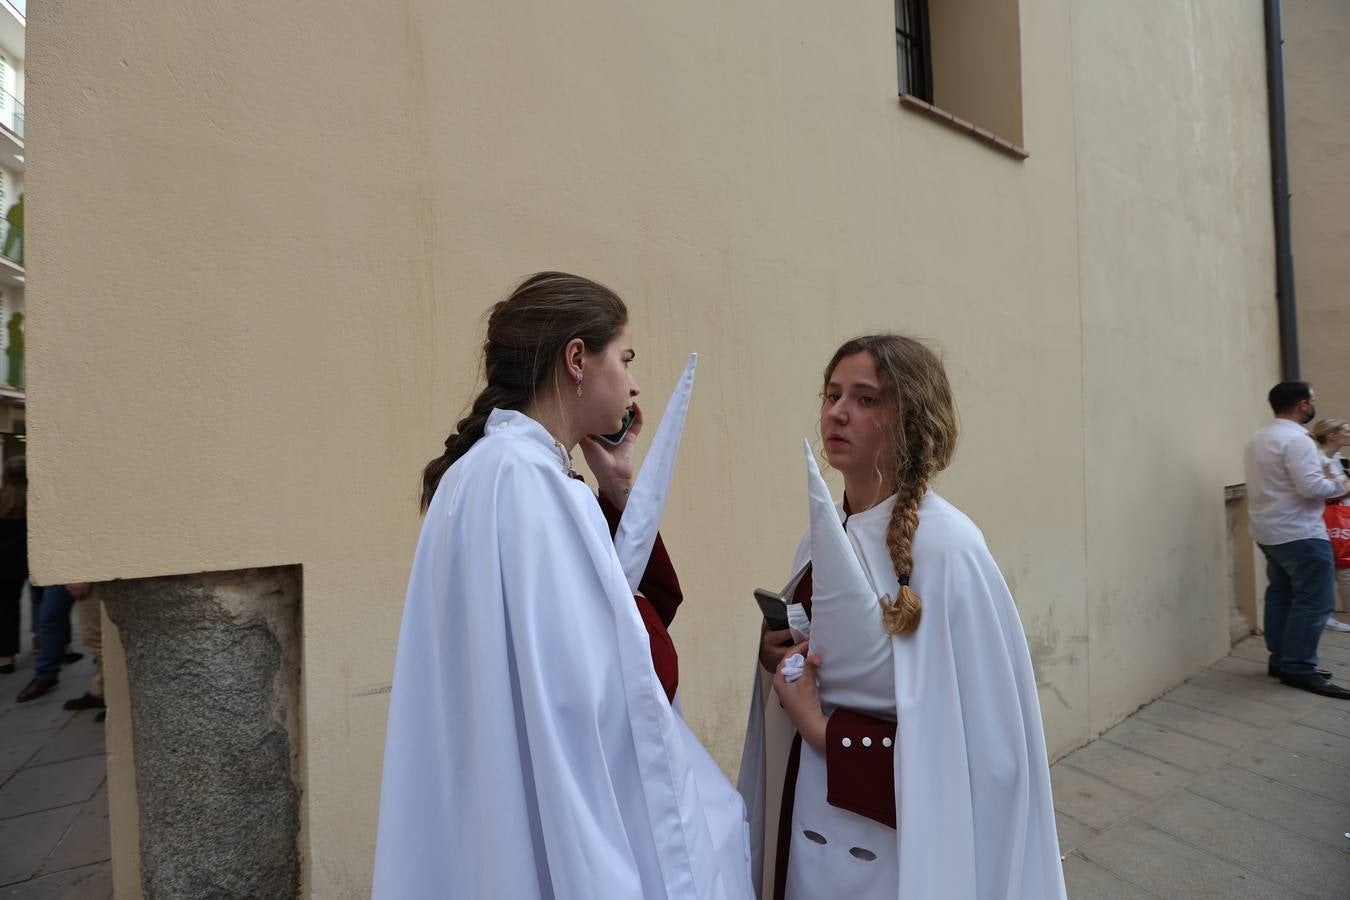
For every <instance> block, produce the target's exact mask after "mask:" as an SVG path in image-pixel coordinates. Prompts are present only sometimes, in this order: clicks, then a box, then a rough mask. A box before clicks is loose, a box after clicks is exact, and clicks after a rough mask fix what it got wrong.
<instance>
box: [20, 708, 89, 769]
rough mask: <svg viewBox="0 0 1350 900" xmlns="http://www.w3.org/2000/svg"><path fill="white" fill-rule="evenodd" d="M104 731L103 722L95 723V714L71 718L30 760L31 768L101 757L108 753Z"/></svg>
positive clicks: (87, 712) (87, 713) (86, 713)
mask: <svg viewBox="0 0 1350 900" xmlns="http://www.w3.org/2000/svg"><path fill="white" fill-rule="evenodd" d="M103 733H104V729H103V723H102V722H95V721H94V713H93V712H92V711H88V710H86V712H85V714H82V715H74V716H72V717H71V719H70V721H68V722H67V723H66V725H65V727H64V728H62V729H61V730H60V731H59V732H57V733H56V735H55V736H54V737H53V738H52V739H51V740H49V741H47V742H46V744H44V745H43V747H42V749H41V750H39V751H38V752H37V754H36V755H35V756H34V757H33V758H32V759H31V760H29V763H28V764H29V765H30V766H45V765H46V764H48V763H54V762H64V761H65V760H68V759H79V758H80V757H82V756H101V755H103V754H104V753H106V752H107V750H106V749H105V747H104V737H103Z"/></svg>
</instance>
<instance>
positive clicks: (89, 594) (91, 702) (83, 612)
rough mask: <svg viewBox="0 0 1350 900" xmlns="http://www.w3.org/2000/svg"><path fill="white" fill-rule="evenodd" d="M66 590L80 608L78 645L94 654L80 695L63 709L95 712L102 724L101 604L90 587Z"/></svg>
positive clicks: (74, 585)
mask: <svg viewBox="0 0 1350 900" xmlns="http://www.w3.org/2000/svg"><path fill="white" fill-rule="evenodd" d="M66 589H67V590H68V591H70V595H71V597H73V598H74V599H75V605H76V606H77V607H78V608H79V617H80V643H82V644H84V646H85V649H87V650H88V651H89V652H90V653H92V654H94V674H93V675H91V676H90V678H89V687H88V688H86V689H85V692H84V694H83V695H81V696H79V697H75V698H73V699H70V700H67V701H66V702H65V704H64V705H63V706H62V709H68V710H79V709H97V710H98V711H99V713H98V715H97V716H95V720H96V721H99V722H102V721H103V719H104V717H105V715H106V713H105V712H104V706H105V704H104V702H103V604H101V603H100V602H99V599H98V596H97V595H96V594H95V593H94V591H93V588H92V587H91V586H90V585H89V584H85V583H80V584H68V585H66Z"/></svg>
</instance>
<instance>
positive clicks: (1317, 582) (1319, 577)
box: [1242, 381, 1350, 700]
mask: <svg viewBox="0 0 1350 900" xmlns="http://www.w3.org/2000/svg"><path fill="white" fill-rule="evenodd" d="M1267 400H1268V401H1269V403H1270V408H1271V411H1272V412H1274V413H1275V419H1274V421H1272V422H1271V423H1270V424H1268V425H1266V426H1265V427H1263V428H1261V429H1259V430H1258V431H1257V432H1256V433H1255V434H1253V435H1252V438H1251V440H1250V441H1249V442H1248V443H1247V447H1246V449H1245V450H1244V451H1243V454H1242V464H1243V469H1244V471H1245V472H1246V476H1247V503H1248V517H1249V521H1250V529H1251V535H1252V539H1253V540H1255V541H1256V545H1257V546H1258V547H1260V548H1261V553H1262V554H1263V555H1264V556H1265V557H1266V574H1267V577H1268V579H1269V582H1270V583H1269V586H1268V587H1267V588H1266V610H1265V612H1266V618H1265V622H1266V649H1267V650H1268V651H1269V653H1270V660H1269V663H1268V665H1267V669H1266V671H1267V673H1268V674H1269V675H1270V676H1271V677H1272V678H1278V679H1279V680H1280V682H1281V683H1282V684H1287V685H1289V686H1290V687H1296V688H1300V689H1302V690H1305V691H1311V692H1312V693H1314V694H1321V695H1322V696H1324V697H1336V698H1338V699H1342V700H1350V689H1347V688H1344V687H1342V686H1341V685H1339V684H1336V683H1335V682H1333V681H1332V680H1331V673H1330V672H1326V671H1325V670H1321V669H1319V668H1318V667H1317V663H1318V659H1317V643H1318V641H1319V640H1320V639H1321V636H1322V626H1323V625H1324V624H1325V623H1326V621H1327V617H1328V616H1330V615H1331V611H1332V610H1333V609H1334V608H1335V606H1336V567H1335V563H1334V561H1333V557H1332V553H1331V541H1330V539H1329V538H1328V536H1327V526H1326V521H1325V519H1324V518H1323V510H1324V507H1325V505H1326V501H1328V500H1332V499H1336V498H1339V497H1344V496H1345V495H1346V494H1347V493H1350V480H1347V479H1346V478H1345V476H1344V474H1343V473H1341V474H1336V473H1332V472H1330V471H1329V470H1328V465H1327V458H1326V457H1325V456H1323V455H1322V454H1321V453H1319V452H1318V450H1317V444H1316V443H1315V442H1313V441H1311V440H1309V439H1308V432H1307V431H1306V430H1305V429H1304V427H1303V426H1304V425H1306V424H1308V423H1309V422H1311V421H1312V420H1313V419H1315V418H1316V417H1317V408H1316V396H1315V394H1314V392H1313V389H1312V386H1311V385H1309V384H1308V383H1307V382H1306V381H1282V382H1280V383H1279V384H1277V385H1275V386H1274V387H1273V388H1271V389H1270V393H1269V395H1268V396H1267Z"/></svg>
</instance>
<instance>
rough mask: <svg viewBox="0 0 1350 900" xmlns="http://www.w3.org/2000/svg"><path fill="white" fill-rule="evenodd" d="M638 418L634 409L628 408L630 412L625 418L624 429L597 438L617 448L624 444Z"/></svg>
mask: <svg viewBox="0 0 1350 900" xmlns="http://www.w3.org/2000/svg"><path fill="white" fill-rule="evenodd" d="M635 418H637V413H636V412H634V411H633V407H631V406H630V407H628V412H626V413H624V416H623V427H622V428H620V429H619V430H618V431H616V432H614V433H613V434H597V435H596V438H598V439H599V440H602V441H604V442H605V443H606V444H609V445H610V446H611V447H617V446H619V445H620V444H622V443H623V439H624V438H625V437H627V436H628V429H630V428H632V427H633V420H634V419H635Z"/></svg>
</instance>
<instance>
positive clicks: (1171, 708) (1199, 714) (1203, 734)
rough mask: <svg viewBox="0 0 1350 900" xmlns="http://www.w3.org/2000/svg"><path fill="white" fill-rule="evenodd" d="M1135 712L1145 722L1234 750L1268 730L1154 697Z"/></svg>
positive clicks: (1261, 735) (1263, 734) (1256, 738)
mask: <svg viewBox="0 0 1350 900" xmlns="http://www.w3.org/2000/svg"><path fill="white" fill-rule="evenodd" d="M1135 715H1136V716H1137V717H1138V718H1140V719H1143V720H1144V721H1145V722H1152V723H1153V724H1154V725H1162V726H1163V727H1164V728H1170V729H1172V730H1173V731H1179V732H1181V733H1182V734H1189V735H1190V736H1191V737H1198V738H1201V739H1202V740H1206V741H1210V742H1212V743H1215V744H1222V745H1223V746H1225V747H1229V748H1231V749H1233V750H1236V749H1237V748H1238V747H1242V746H1245V745H1247V744H1250V743H1252V742H1253V741H1256V740H1258V739H1260V738H1262V737H1264V736H1265V735H1266V733H1267V732H1268V730H1269V729H1266V728H1262V727H1261V726H1260V725H1248V724H1247V723H1246V722H1241V721H1238V720H1237V719H1231V718H1229V717H1227V716H1218V715H1215V714H1214V713H1209V712H1203V711H1201V710H1197V709H1193V708H1191V707H1188V706H1183V705H1181V704H1180V703H1174V702H1172V701H1171V700H1167V699H1162V700H1154V701H1153V702H1152V703H1150V704H1149V705H1148V706H1145V707H1144V708H1143V709H1141V710H1139V712H1137V713H1135Z"/></svg>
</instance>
